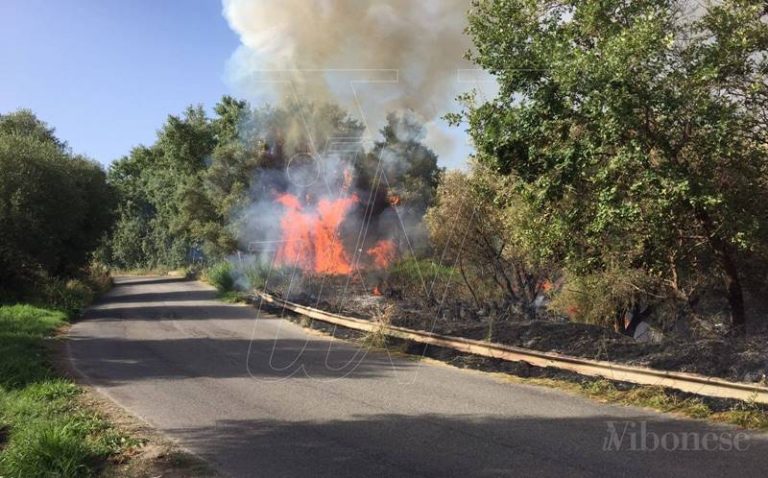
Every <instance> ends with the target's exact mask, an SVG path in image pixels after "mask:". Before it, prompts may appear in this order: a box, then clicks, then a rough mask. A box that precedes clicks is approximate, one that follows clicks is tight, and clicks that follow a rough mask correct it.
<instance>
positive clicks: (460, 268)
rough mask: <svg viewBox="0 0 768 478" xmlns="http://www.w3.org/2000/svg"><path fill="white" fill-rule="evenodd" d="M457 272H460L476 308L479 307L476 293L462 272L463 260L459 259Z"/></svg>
mask: <svg viewBox="0 0 768 478" xmlns="http://www.w3.org/2000/svg"><path fill="white" fill-rule="evenodd" d="M459 272H460V273H461V278H462V279H464V284H465V285H466V286H467V289H469V293H470V294H472V298H473V299H474V300H475V305H476V306H477V308H478V309H479V308H481V305H480V301H479V300H478V298H477V294H475V290H474V289H473V288H472V286H471V285H470V283H469V280H468V279H467V274H466V273H465V272H464V261H463V260H461V259H459Z"/></svg>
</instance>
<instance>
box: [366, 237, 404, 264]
mask: <svg viewBox="0 0 768 478" xmlns="http://www.w3.org/2000/svg"><path fill="white" fill-rule="evenodd" d="M367 252H368V255H369V256H370V257H371V258H372V259H373V264H374V265H375V266H376V267H378V268H379V269H386V268H387V267H389V265H390V264H391V263H392V261H393V260H395V255H396V254H397V247H396V246H395V243H394V242H393V241H390V240H389V239H382V240H381V241H379V242H377V243H376V245H375V246H373V247H371V248H370V249H368V251H367Z"/></svg>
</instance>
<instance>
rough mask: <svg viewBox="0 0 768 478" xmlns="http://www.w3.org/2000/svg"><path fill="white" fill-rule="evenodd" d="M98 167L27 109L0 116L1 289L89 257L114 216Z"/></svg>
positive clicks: (68, 269) (69, 269) (72, 267)
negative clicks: (59, 137) (74, 150)
mask: <svg viewBox="0 0 768 478" xmlns="http://www.w3.org/2000/svg"><path fill="white" fill-rule="evenodd" d="M114 202H115V201H114V193H113V190H112V189H111V188H110V187H109V186H108V185H107V182H106V174H105V173H104V171H103V170H102V168H101V167H100V166H99V165H98V164H96V163H94V162H93V161H90V160H88V159H86V158H83V157H81V156H76V155H73V154H72V153H71V152H70V151H69V149H68V147H67V146H66V143H64V142H63V141H61V140H59V139H58V138H57V137H56V136H55V134H54V131H53V129H52V128H49V127H48V126H47V125H46V124H45V123H43V122H42V121H40V120H39V119H37V117H36V116H35V115H34V114H32V113H31V112H29V111H25V110H22V111H18V112H16V113H11V114H8V115H0V291H1V290H5V292H6V293H16V292H19V291H20V289H22V288H23V286H24V285H25V284H27V283H30V282H34V281H35V280H36V279H37V278H38V277H39V276H40V275H41V274H42V275H48V276H66V275H68V274H72V273H73V272H75V271H77V269H79V268H80V267H82V266H83V265H85V264H86V263H87V262H88V261H89V256H90V254H91V252H93V250H94V249H96V247H97V246H98V244H99V242H100V241H101V240H102V238H103V237H104V235H105V233H106V232H107V231H108V230H109V228H110V227H111V225H112V221H113V207H114Z"/></svg>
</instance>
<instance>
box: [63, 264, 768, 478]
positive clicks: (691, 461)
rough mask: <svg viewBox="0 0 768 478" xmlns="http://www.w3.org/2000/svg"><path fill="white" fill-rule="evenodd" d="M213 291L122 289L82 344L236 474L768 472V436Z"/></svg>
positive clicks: (81, 367) (168, 286)
mask: <svg viewBox="0 0 768 478" xmlns="http://www.w3.org/2000/svg"><path fill="white" fill-rule="evenodd" d="M214 297H215V294H214V292H212V290H211V289H210V288H208V287H207V286H205V285H203V284H200V283H196V282H183V281H178V280H173V279H167V278H152V279H146V278H142V279H138V278H128V279H123V280H122V281H120V282H119V283H118V285H117V287H115V289H114V290H113V291H112V292H110V294H109V295H108V296H106V297H105V298H104V300H103V301H102V302H101V303H99V304H98V305H97V306H95V307H93V308H92V309H91V310H90V312H89V313H88V314H87V315H86V320H83V321H81V322H78V323H77V324H75V325H74V326H73V327H72V330H71V340H70V342H69V349H70V356H71V359H72V361H73V364H74V366H75V368H76V369H77V370H78V371H79V372H81V373H82V374H83V375H84V376H85V377H87V379H88V380H89V381H90V382H91V383H93V384H94V385H95V386H97V388H98V389H99V390H100V391H102V392H103V393H105V394H106V395H108V396H109V397H110V398H112V399H113V400H114V401H116V402H117V403H118V404H120V405H121V406H123V407H124V408H126V409H128V410H129V411H130V412H132V413H133V414H135V415H137V416H139V417H141V418H143V419H144V420H146V421H147V422H149V423H150V424H152V425H153V426H155V427H157V428H158V429H160V430H162V431H163V432H165V433H166V434H167V435H168V436H170V437H171V438H173V439H175V440H177V441H178V442H179V443H181V444H182V445H183V446H185V447H186V448H188V449H189V450H191V451H193V452H195V453H197V454H199V455H200V456H202V457H203V458H205V459H207V460H209V461H210V462H211V463H212V464H213V465H214V467H215V468H217V469H218V470H220V471H221V472H223V473H224V474H228V475H231V476H236V477H251V476H253V477H279V476H287V477H294V476H296V477H304V476H307V477H309V476H312V477H318V476H329V477H330V476H332V477H346V476H376V477H380V476H381V477H384V476H425V477H448V476H519V477H536V476H552V477H558V478H559V477H580V476H606V477H621V476H638V477H649V476H670V477H678V478H679V477H685V476H696V477H703V476H717V477H725V476H739V477H742V478H743V477H749V476H766V474H767V473H768V439H767V438H766V436H765V435H759V434H748V435H746V436H739V435H738V433H739V431H738V430H737V429H735V428H730V427H719V426H711V425H707V424H705V423H703V422H699V421H692V420H683V419H677V418H674V417H671V416H667V415H662V414H657V413H653V412H648V411H644V410H640V409H637V408H628V407H616V406H610V405H604V404H599V403H596V402H593V401H590V400H587V399H584V398H580V397H575V396H572V395H570V394H566V393H563V392H560V391H556V390H550V389H547V388H540V387H534V386H525V385H516V384H511V383H508V382H506V383H505V382H504V381H503V380H501V379H499V378H495V377H493V376H491V375H487V374H483V373H480V372H472V371H465V370H458V369H454V368H451V367H448V366H445V365H440V364H428V363H423V362H417V361H412V360H408V359H404V358H397V357H390V356H389V355H388V354H387V353H384V352H371V351H368V350H366V349H365V348H361V347H360V346H358V345H355V344H350V343H346V342H343V341H338V340H332V339H328V338H326V337H323V336H319V335H316V334H314V333H308V332H307V331H305V330H304V329H302V328H300V327H299V326H297V325H294V324H292V323H290V322H288V321H286V320H283V319H280V318H278V317H276V316H274V315H269V314H266V313H264V312H259V311H258V310H257V309H255V308H252V307H246V306H237V305H224V304H222V303H219V302H217V301H215V300H214ZM611 426H612V427H613V430H615V433H611ZM643 430H644V431H643ZM713 433H714V434H717V437H716V438H713V437H714V436H715V435H712V434H713ZM657 439H658V440H659V441H660V445H659V446H658V447H654V444H655V443H656V440H657ZM734 440H735V441H736V446H734ZM633 441H634V444H633V443H632V442H633ZM684 444H687V446H688V447H689V448H692V449H689V450H687V451H685V450H682V449H681V448H682V447H683V445H684ZM643 445H645V446H643ZM729 445H730V446H729ZM606 446H607V448H608V449H606ZM665 447H666V449H665ZM705 447H706V448H707V449H704V448H705ZM616 448H619V449H618V450H617V449H616ZM643 448H645V451H643ZM654 448H655V449H654ZM736 448H738V450H737V449H736ZM669 449H675V450H676V451H669Z"/></svg>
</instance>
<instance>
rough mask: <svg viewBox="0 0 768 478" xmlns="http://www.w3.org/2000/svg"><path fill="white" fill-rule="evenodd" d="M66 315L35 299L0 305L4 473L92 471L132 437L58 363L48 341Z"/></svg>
mask: <svg viewBox="0 0 768 478" xmlns="http://www.w3.org/2000/svg"><path fill="white" fill-rule="evenodd" d="M67 319H68V317H67V314H66V313H64V312H58V311H55V310H49V309H43V308H38V307H33V306H29V305H13V306H2V307H0V430H2V432H0V476H1V477H6V478H28V477H62V478H68V477H87V476H93V475H95V474H97V473H98V471H99V470H100V469H101V468H102V466H103V465H104V464H105V462H106V460H107V458H108V457H110V456H111V455H114V454H117V453H118V452H119V451H120V450H121V449H122V448H123V447H126V446H130V445H131V443H130V440H129V439H128V438H127V437H125V436H123V435H121V434H120V433H119V432H118V431H117V430H115V429H114V428H113V427H112V426H110V424H109V423H108V422H107V421H105V420H104V419H103V418H101V417H100V416H99V415H98V414H96V413H95V412H94V411H93V410H92V409H90V408H88V407H86V406H84V405H83V404H82V402H81V401H80V400H79V399H78V398H79V395H80V394H81V393H82V391H81V389H80V388H78V387H77V386H76V385H75V384H74V383H72V382H71V381H69V380H64V379H61V378H59V377H57V376H56V374H55V373H54V371H53V370H52V367H51V363H50V361H49V358H48V347H47V346H46V341H48V340H50V337H51V336H52V335H53V333H54V332H55V330H56V329H57V328H59V327H61V326H63V325H65V324H66V322H67Z"/></svg>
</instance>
